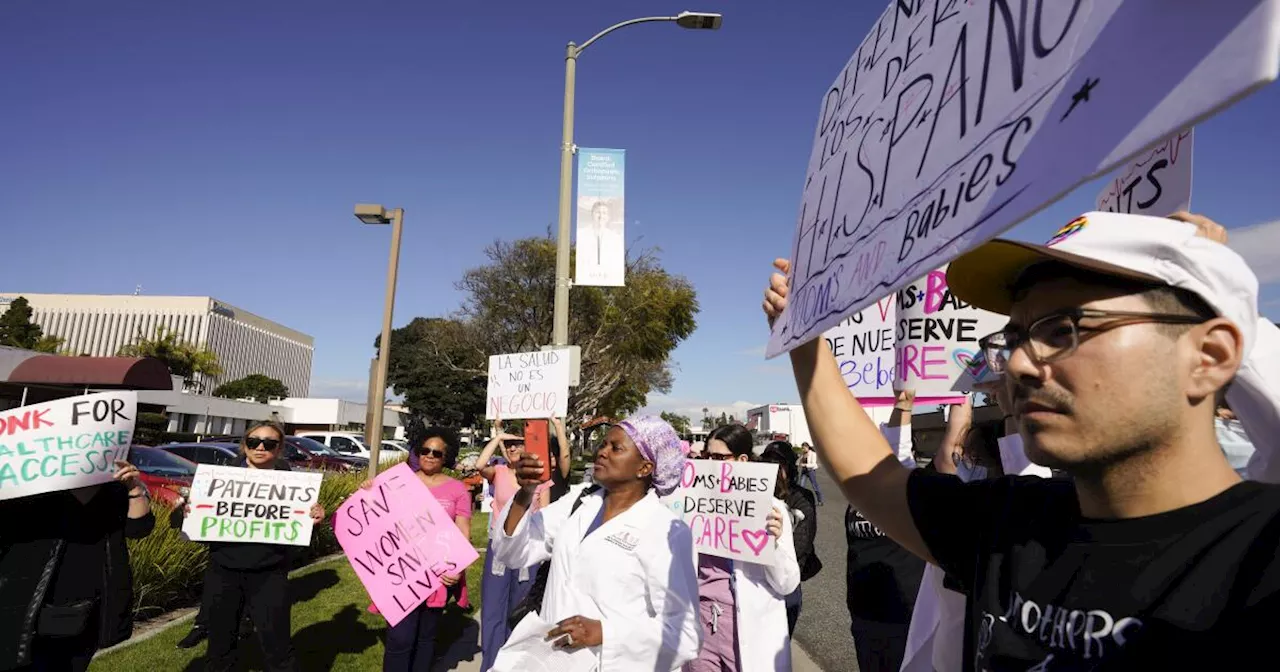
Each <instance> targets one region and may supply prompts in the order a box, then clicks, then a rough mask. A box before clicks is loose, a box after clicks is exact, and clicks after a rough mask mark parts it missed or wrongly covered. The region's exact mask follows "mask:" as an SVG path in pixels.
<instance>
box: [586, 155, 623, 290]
mask: <svg viewBox="0 0 1280 672" xmlns="http://www.w3.org/2000/svg"><path fill="white" fill-rule="evenodd" d="M626 164H627V154H626V150H624V149H588V148H585V147H579V148H578V234H577V241H578V245H577V262H576V264H575V268H574V274H573V275H574V281H573V282H574V284H577V285H587V286H593V287H621V286H623V285H624V284H626V283H625V279H626V266H627V251H626V244H625V238H624V236H625V233H626V228H625V226H624V223H625V221H626V220H625V202H626V196H625V188H624V176H625V174H626Z"/></svg>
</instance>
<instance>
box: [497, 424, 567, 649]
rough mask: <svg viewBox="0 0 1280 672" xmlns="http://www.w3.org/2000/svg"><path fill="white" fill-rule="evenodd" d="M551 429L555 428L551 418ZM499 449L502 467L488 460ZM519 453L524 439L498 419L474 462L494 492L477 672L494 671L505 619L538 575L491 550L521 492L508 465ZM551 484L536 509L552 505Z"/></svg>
mask: <svg viewBox="0 0 1280 672" xmlns="http://www.w3.org/2000/svg"><path fill="white" fill-rule="evenodd" d="M551 426H552V427H557V425H556V423H555V422H554V418H553V419H552V423H551ZM562 433H563V430H562V429H560V430H558V432H557V434H562ZM499 446H501V448H502V457H503V458H505V463H502V464H489V460H490V459H492V458H493V454H494V453H495V452H497V451H498V448H499ZM522 453H524V437H521V436H516V435H515V434H508V433H506V432H504V431H502V419H501V418H498V419H495V420H494V423H493V438H492V439H489V443H487V444H486V445H485V447H484V450H482V451H480V457H479V458H478V459H477V460H476V464H478V465H480V475H481V476H483V477H484V479H485V480H486V481H488V482H489V484H490V487H492V488H493V508H492V513H491V514H490V519H489V539H490V540H491V541H490V545H489V548H488V550H487V551H486V552H485V554H484V576H483V577H482V578H481V579H480V599H481V602H482V604H481V605H480V648H481V656H480V672H488V670H489V668H490V667H493V660H494V658H495V657H496V656H497V655H498V650H499V649H501V648H502V645H503V644H506V643H507V637H508V636H510V635H511V628H510V627H509V625H510V624H509V623H508V622H507V616H508V615H509V614H510V613H511V610H512V609H515V608H516V605H518V604H520V602H521V600H523V599H524V598H525V595H527V594H528V593H529V589H530V588H531V587H532V586H533V583H534V579H535V578H536V577H537V575H538V566H539V565H540V564H541V563H538V564H534V565H531V566H529V567H507V566H506V565H504V564H502V563H501V562H498V561H497V560H495V558H494V553H493V548H492V539H493V538H494V536H495V532H496V529H497V524H498V520H497V518H498V516H497V513H498V512H499V511H501V510H502V509H503V508H505V507H506V506H507V502H509V501H511V498H512V496H514V495H515V494H516V490H518V489H519V488H520V486H519V484H518V483H517V482H516V474H515V471H513V470H512V468H511V467H510V466H509V465H513V464H515V463H516V460H518V459H520V455H521V454H522ZM553 482H554V479H553V481H547V482H546V483H544V484H542V485H541V486H539V488H538V492H537V496H536V501H537V503H538V506H539V507H544V506H547V505H548V504H550V503H551V492H550V489H551V486H552V484H553Z"/></svg>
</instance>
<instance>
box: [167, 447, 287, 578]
mask: <svg viewBox="0 0 1280 672" xmlns="http://www.w3.org/2000/svg"><path fill="white" fill-rule="evenodd" d="M229 466H232V467H241V468H248V462H247V461H246V460H245V457H244V455H241V456H240V457H238V458H237V459H236V461H235V462H233V463H232V464H231V465H229ZM275 469H276V471H293V470H292V469H290V468H289V463H288V462H285V461H284V460H276V464H275ZM182 508H183V507H178V508H176V509H174V510H173V513H171V514H169V525H170V526H172V527H173V528H174V529H182V519H183V512H182ZM206 545H207V546H208V547H209V562H211V563H213V564H214V565H217V566H218V567H221V568H222V569H230V570H236V571H249V572H258V571H266V570H272V569H284V570H288V568H289V564H290V563H291V562H292V561H293V557H294V553H295V552H296V550H295V549H300V548H301V547H300V546H285V545H277V544H254V543H234V544H231V543H223V542H207V543H206Z"/></svg>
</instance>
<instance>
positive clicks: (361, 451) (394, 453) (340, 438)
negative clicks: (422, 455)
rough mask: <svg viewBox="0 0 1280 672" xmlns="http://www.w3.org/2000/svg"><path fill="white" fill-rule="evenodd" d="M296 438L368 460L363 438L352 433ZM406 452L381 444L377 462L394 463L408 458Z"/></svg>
mask: <svg viewBox="0 0 1280 672" xmlns="http://www.w3.org/2000/svg"><path fill="white" fill-rule="evenodd" d="M296 435H297V436H302V437H306V438H308V439H311V440H313V441H319V442H320V443H323V444H324V445H326V446H329V447H330V448H332V449H334V450H336V451H338V452H339V453H342V454H343V455H354V456H356V457H363V458H364V459H366V460H367V459H369V447H368V446H366V445H365V443H364V437H363V436H360V435H359V434H356V433H354V432H310V431H306V432H297V434H296ZM408 455H409V454H408V452H407V451H405V450H404V449H403V448H398V447H396V446H395V445H394V444H388V443H387V442H386V441H383V442H382V448H381V449H380V450H379V451H378V462H379V463H380V464H386V463H387V462H396V461H399V460H402V459H404V458H406V457H408Z"/></svg>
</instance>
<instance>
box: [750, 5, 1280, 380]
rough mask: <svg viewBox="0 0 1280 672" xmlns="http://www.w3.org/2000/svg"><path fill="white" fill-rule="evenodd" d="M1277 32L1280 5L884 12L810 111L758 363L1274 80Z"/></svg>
mask: <svg viewBox="0 0 1280 672" xmlns="http://www.w3.org/2000/svg"><path fill="white" fill-rule="evenodd" d="M1277 22H1280V0H1217V1H1215V2H1176V3H1171V2H1167V1H1163V0H1052V1H1050V0H984V1H981V2H963V1H961V0H900V1H899V0H895V1H894V2H892V3H889V6H888V8H886V9H885V11H884V13H883V14H881V16H880V18H879V20H877V21H876V23H875V25H874V26H873V27H872V28H871V30H870V32H869V34H868V35H867V36H866V38H865V39H864V40H863V41H862V44H860V45H859V46H858V48H857V49H856V50H854V52H853V56H852V57H851V58H850V59H849V61H848V63H847V64H846V65H845V67H844V69H843V70H842V71H841V72H840V73H839V74H838V75H837V76H836V78H835V81H834V82H832V84H831V86H830V88H829V89H828V90H827V92H826V93H825V94H824V95H823V96H822V98H821V102H820V105H819V110H818V124H817V129H816V131H815V133H814V140H813V147H812V150H811V153H810V158H809V167H808V170H807V173H806V176H805V179H804V189H803V194H802V198H801V203H800V208H799V218H798V221H797V222H796V228H795V235H794V238H793V239H792V240H793V242H792V248H791V257H790V258H791V262H792V270H791V273H792V277H791V296H790V300H789V302H788V305H787V309H786V311H785V312H784V313H783V314H782V316H781V317H780V318H779V319H778V320H777V321H776V322H775V323H774V326H773V330H772V333H771V334H770V339H769V346H768V348H767V349H766V354H767V355H768V356H770V357H772V356H775V355H778V354H779V353H782V352H786V351H788V350H791V349H792V348H795V347H797V346H799V345H801V344H802V343H806V342H808V341H811V340H813V339H814V338H816V337H818V336H820V335H821V334H822V333H823V332H824V331H826V330H827V329H830V328H831V327H833V326H836V325H837V324H839V323H840V321H841V320H842V319H844V318H846V317H848V316H850V315H853V314H856V313H857V312H858V311H860V310H862V309H863V308H866V307H867V306H869V305H871V304H872V303H874V302H875V301H876V300H877V299H880V298H883V297H886V296H889V295H891V294H892V293H893V292H895V291H897V290H898V289H901V288H902V287H903V285H905V284H906V283H908V282H910V281H912V280H914V279H916V278H920V277H922V276H924V275H925V274H926V273H928V272H929V271H930V270H933V269H937V268H940V267H941V266H943V265H945V264H946V263H947V262H948V261H950V260H951V259H953V258H955V257H956V256H957V255H959V254H961V253H962V252H964V251H966V250H969V249H971V248H973V247H975V246H977V245H979V244H980V243H982V242H984V241H986V240H988V239H990V238H992V237H993V236H995V235H997V234H999V233H1000V232H1002V231H1004V230H1006V229H1008V228H1009V227H1011V226H1013V225H1015V224H1017V223H1018V222H1020V221H1022V220H1023V219H1025V218H1026V217H1028V216H1030V215H1032V214H1034V213H1035V212H1036V211H1038V210H1039V209H1041V208H1043V207H1044V206H1046V205H1048V204H1050V203H1052V202H1053V201H1056V200H1057V199H1059V198H1061V197H1062V196H1064V195H1066V194H1067V193H1068V192H1069V191H1071V190H1072V189H1074V188H1075V187H1076V186H1078V185H1080V184H1082V183H1084V182H1086V181H1088V180H1089V179H1091V178H1093V177H1094V176H1097V175H1099V174H1101V173H1103V172H1105V171H1108V170H1111V169H1112V168H1114V167H1116V166H1118V165H1120V164H1121V163H1122V162H1124V161H1125V160H1126V159H1128V158H1129V157H1131V156H1134V155H1136V154H1138V153H1139V152H1142V151H1143V150H1145V149H1147V148H1149V147H1152V146H1154V145H1156V144H1157V143H1161V142H1163V141H1165V140H1166V138H1168V137H1169V136H1170V135H1171V134H1173V133H1175V132H1177V131H1179V130H1181V129H1185V128H1189V127H1191V126H1193V125H1194V124H1195V123H1197V122H1198V121H1200V120H1201V119H1204V118H1206V117H1208V116H1209V115H1211V114H1213V113H1215V112H1217V111H1219V110H1220V109H1222V108H1223V107H1225V106H1227V105H1229V104H1231V103H1233V102H1235V101H1236V100H1239V99H1240V98H1242V97H1243V96H1245V95H1247V94H1248V93H1250V92H1252V91H1253V90H1255V89H1257V88H1258V87H1260V86H1262V85H1263V84H1266V83H1269V82H1271V81H1273V80H1274V79H1275V78H1276V70H1277V60H1278V59H1280V31H1277V30H1275V26H1276V24H1277ZM1171 45H1176V46H1171Z"/></svg>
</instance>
